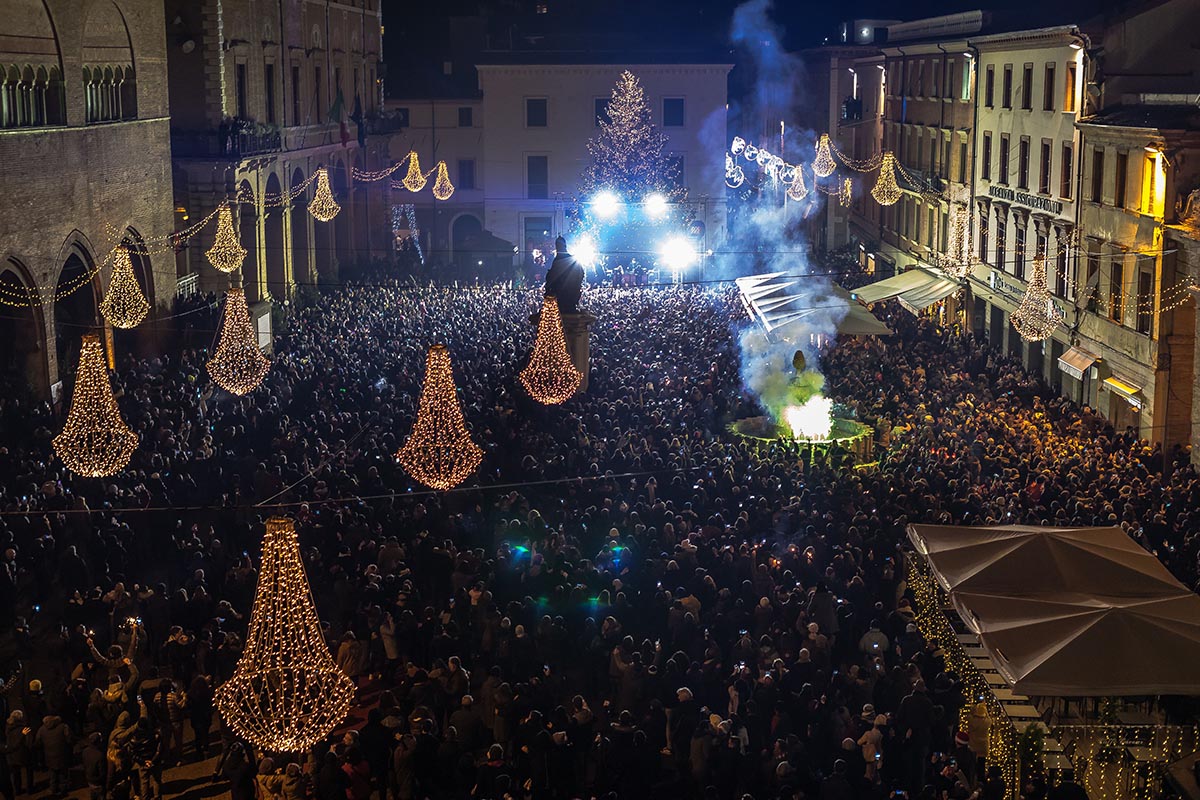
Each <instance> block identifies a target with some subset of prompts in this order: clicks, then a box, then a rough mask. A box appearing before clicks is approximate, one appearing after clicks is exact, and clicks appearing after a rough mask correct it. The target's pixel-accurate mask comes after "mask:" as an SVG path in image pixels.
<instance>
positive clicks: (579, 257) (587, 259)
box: [571, 236, 600, 268]
mask: <svg viewBox="0 0 1200 800" xmlns="http://www.w3.org/2000/svg"><path fill="white" fill-rule="evenodd" d="M571 255H573V256H575V260H576V261H578V262H579V264H580V266H583V267H588V268H590V267H594V266H595V265H596V258H597V257H598V256H599V255H600V253H599V252H598V251H597V250H596V242H595V241H593V240H592V238H591V237H590V236H580V237H579V238H578V239H576V240H575V244H573V245H571Z"/></svg>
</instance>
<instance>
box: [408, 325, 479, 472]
mask: <svg viewBox="0 0 1200 800" xmlns="http://www.w3.org/2000/svg"><path fill="white" fill-rule="evenodd" d="M396 458H397V460H399V461H400V464H401V466H403V467H404V469H405V470H406V471H407V472H408V474H409V475H411V476H413V477H414V478H416V479H417V480H418V481H420V482H421V483H423V484H425V485H426V486H429V487H430V488H433V489H442V490H445V489H452V488H454V487H455V486H457V485H458V484H460V483H462V482H463V481H464V480H466V478H467V476H468V475H470V474H471V473H472V472H474V471H475V468H476V467H478V466H479V462H480V461H482V460H483V450H482V449H481V448H480V447H479V445H477V444H475V442H473V441H471V435H470V433H468V432H467V428H466V425H464V424H463V416H462V408H461V407H460V406H459V404H458V392H457V389H456V388H455V386H454V372H453V369H452V368H451V364H450V351H449V350H447V349H446V346H445V345H440V344H435V345H434V346H433V347H431V348H429V356H428V358H427V359H426V361H425V384H424V385H423V386H422V387H421V401H420V405H419V406H418V409H417V421H416V424H414V425H413V431H412V435H410V436H409V437H408V441H407V442H405V443H404V446H403V447H401V448H400V450H399V451H398V452H397V453H396Z"/></svg>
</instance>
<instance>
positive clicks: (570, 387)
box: [520, 295, 583, 406]
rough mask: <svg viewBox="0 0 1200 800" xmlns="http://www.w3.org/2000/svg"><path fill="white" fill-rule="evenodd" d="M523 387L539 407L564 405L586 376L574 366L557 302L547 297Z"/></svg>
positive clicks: (522, 376) (522, 374)
mask: <svg viewBox="0 0 1200 800" xmlns="http://www.w3.org/2000/svg"><path fill="white" fill-rule="evenodd" d="M520 377H521V385H522V386H524V387H525V391H527V392H529V396H530V397H532V398H533V399H534V400H537V401H538V402H539V403H545V404H546V405H548V406H549V405H557V404H558V403H565V402H566V401H567V400H568V399H569V398H570V397H571V395H573V394H575V392H576V391H577V390H578V389H579V384H580V382H582V381H583V374H582V373H580V371H579V370H577V369H575V365H574V364H573V363H571V354H570V353H568V352H567V340H566V338H565V337H564V336H563V327H562V317H561V316H560V315H559V313H558V300H557V299H556V298H554V297H550V296H549V295H547V296H546V300H545V302H543V303H542V317H541V319H540V320H538V333H537V341H536V342H534V345H533V356H532V357H530V359H529V366H527V367H526V368H525V369H523V370H521V376H520Z"/></svg>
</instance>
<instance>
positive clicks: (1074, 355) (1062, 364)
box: [1058, 347, 1100, 381]
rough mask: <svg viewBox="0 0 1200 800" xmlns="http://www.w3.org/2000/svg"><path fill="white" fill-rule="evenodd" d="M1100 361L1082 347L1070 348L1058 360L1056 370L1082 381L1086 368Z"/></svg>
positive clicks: (1098, 357) (1096, 356)
mask: <svg viewBox="0 0 1200 800" xmlns="http://www.w3.org/2000/svg"><path fill="white" fill-rule="evenodd" d="M1099 360H1100V356H1098V355H1096V354H1094V353H1089V352H1088V351H1087V350H1084V349H1083V348H1082V347H1072V348H1071V349H1070V350H1068V351H1067V352H1065V353H1063V354H1062V355H1061V356H1059V358H1058V368H1059V369H1061V370H1062V371H1063V372H1065V373H1067V374H1068V375H1070V376H1071V377H1072V378H1074V379H1075V380H1077V381H1081V380H1083V373H1084V372H1086V371H1087V369H1088V367H1090V366H1091V365H1092V364H1095V363H1096V362H1097V361H1099Z"/></svg>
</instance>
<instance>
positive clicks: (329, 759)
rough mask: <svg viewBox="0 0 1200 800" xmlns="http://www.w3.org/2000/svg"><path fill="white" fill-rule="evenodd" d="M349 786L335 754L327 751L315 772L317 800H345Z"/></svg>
mask: <svg viewBox="0 0 1200 800" xmlns="http://www.w3.org/2000/svg"><path fill="white" fill-rule="evenodd" d="M349 786H350V779H349V778H348V777H346V773H344V772H342V765H341V764H340V763H338V757H337V753H335V752H333V751H332V750H329V751H327V752H326V753H325V757H324V758H323V759H322V761H321V768H320V769H319V770H318V771H317V786H316V789H317V790H316V797H317V800H346V790H347V788H348V787H349ZM235 800H236V799H235Z"/></svg>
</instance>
